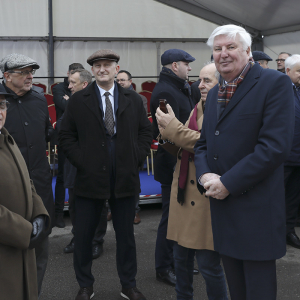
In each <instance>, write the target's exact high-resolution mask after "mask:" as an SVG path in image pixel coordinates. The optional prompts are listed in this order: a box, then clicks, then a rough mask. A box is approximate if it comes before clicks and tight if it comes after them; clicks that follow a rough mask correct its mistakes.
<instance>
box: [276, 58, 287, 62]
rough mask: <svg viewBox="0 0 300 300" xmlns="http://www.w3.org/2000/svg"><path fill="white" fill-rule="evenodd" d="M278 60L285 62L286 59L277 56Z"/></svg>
mask: <svg viewBox="0 0 300 300" xmlns="http://www.w3.org/2000/svg"><path fill="white" fill-rule="evenodd" d="M276 61H277V62H278V61H281V62H284V61H285V59H283V58H277V59H276Z"/></svg>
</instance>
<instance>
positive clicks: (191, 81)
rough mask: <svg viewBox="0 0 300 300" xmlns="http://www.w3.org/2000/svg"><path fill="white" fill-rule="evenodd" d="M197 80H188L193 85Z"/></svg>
mask: <svg viewBox="0 0 300 300" xmlns="http://www.w3.org/2000/svg"><path fill="white" fill-rule="evenodd" d="M195 81H196V80H190V81H188V83H189V85H192V84H193V83H194V82H195Z"/></svg>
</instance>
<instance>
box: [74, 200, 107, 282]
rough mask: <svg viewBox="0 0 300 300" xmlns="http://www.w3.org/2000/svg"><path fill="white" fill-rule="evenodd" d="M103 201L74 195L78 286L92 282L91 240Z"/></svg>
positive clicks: (75, 256) (75, 255)
mask: <svg viewBox="0 0 300 300" xmlns="http://www.w3.org/2000/svg"><path fill="white" fill-rule="evenodd" d="M104 203H105V200H103V199H90V198H84V197H79V196H75V215H76V218H75V228H76V231H75V236H74V243H75V247H74V270H75V274H76V278H77V281H78V283H79V286H80V287H89V286H92V285H93V283H94V276H93V275H92V270H91V269H92V261H93V253H92V240H93V238H94V234H95V230H96V228H97V225H98V224H99V219H100V215H101V211H102V207H103V205H104Z"/></svg>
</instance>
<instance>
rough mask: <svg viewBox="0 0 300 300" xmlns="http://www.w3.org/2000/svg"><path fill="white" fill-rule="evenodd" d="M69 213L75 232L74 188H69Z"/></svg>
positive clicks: (73, 231)
mask: <svg viewBox="0 0 300 300" xmlns="http://www.w3.org/2000/svg"><path fill="white" fill-rule="evenodd" d="M68 191H69V214H70V219H71V223H72V233H73V234H75V200H74V189H71V188H69V189H68Z"/></svg>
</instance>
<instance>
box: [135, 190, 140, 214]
mask: <svg viewBox="0 0 300 300" xmlns="http://www.w3.org/2000/svg"><path fill="white" fill-rule="evenodd" d="M139 203H140V194H136V195H135V214H137V213H138V212H139V211H140V207H139Z"/></svg>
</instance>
